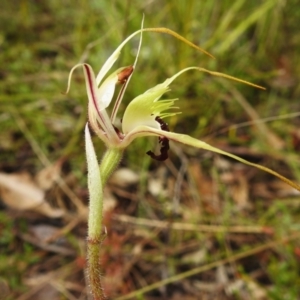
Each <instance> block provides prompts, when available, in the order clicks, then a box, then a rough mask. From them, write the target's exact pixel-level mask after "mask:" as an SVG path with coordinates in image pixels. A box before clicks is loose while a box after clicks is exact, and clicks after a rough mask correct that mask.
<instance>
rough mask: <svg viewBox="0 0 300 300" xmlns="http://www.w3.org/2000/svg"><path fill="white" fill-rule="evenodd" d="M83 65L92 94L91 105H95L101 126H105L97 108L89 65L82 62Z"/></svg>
mask: <svg viewBox="0 0 300 300" xmlns="http://www.w3.org/2000/svg"><path fill="white" fill-rule="evenodd" d="M83 66H84V68H85V71H86V75H87V80H88V88H89V91H90V93H91V95H92V99H93V105H94V107H95V109H96V111H97V114H98V116H99V118H100V120H101V121H102V123H103V126H105V121H104V119H103V117H102V114H101V113H100V111H99V108H98V103H97V96H96V94H95V89H94V84H93V76H92V74H91V71H90V69H89V66H88V65H87V64H84V65H83ZM104 129H106V128H104Z"/></svg>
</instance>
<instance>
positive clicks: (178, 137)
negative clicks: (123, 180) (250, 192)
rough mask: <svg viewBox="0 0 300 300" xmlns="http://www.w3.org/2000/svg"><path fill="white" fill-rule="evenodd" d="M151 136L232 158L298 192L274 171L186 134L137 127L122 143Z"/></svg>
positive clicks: (293, 185)
mask: <svg viewBox="0 0 300 300" xmlns="http://www.w3.org/2000/svg"><path fill="white" fill-rule="evenodd" d="M146 135H148V136H153V135H156V136H163V137H166V138H167V139H169V140H172V141H174V142H179V143H182V144H185V145H188V146H191V147H195V148H199V149H205V150H208V151H212V152H215V153H218V154H222V155H225V156H228V157H230V158H233V159H235V160H237V161H239V162H241V163H243V164H245V165H249V166H252V167H255V168H257V169H260V170H262V171H265V172H267V173H270V174H272V175H273V176H275V177H277V178H279V179H280V180H282V181H284V182H285V183H287V184H288V185H290V186H291V187H293V188H294V189H296V190H298V191H300V185H299V184H297V183H295V182H293V181H291V180H289V179H288V178H286V177H284V176H282V175H281V174H279V173H277V172H276V171H274V170H271V169H269V168H267V167H265V166H262V165H259V164H255V163H252V162H250V161H248V160H245V159H243V158H241V157H238V156H236V155H234V154H231V153H229V152H226V151H224V150H221V149H218V148H216V147H213V146H211V145H209V144H207V143H205V142H203V141H201V140H198V139H196V138H193V137H191V136H189V135H186V134H179V133H174V132H168V131H163V130H160V129H155V128H151V127H147V126H139V127H137V128H135V130H133V131H132V132H130V134H129V135H128V136H127V137H126V139H124V143H130V142H131V141H132V140H133V139H135V138H137V137H140V136H146Z"/></svg>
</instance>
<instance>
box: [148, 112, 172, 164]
mask: <svg viewBox="0 0 300 300" xmlns="http://www.w3.org/2000/svg"><path fill="white" fill-rule="evenodd" d="M155 120H156V121H157V122H158V123H159V124H160V128H161V130H164V131H170V130H169V126H168V124H167V123H166V122H164V121H163V120H162V119H161V118H160V117H156V118H155ZM158 141H159V143H160V144H161V147H160V154H159V155H156V154H154V152H152V151H151V150H149V151H148V152H146V154H148V155H149V156H150V157H151V158H153V159H156V160H158V161H164V160H166V159H167V158H168V157H169V156H168V150H169V149H170V146H169V139H168V138H166V137H164V136H163V137H161V136H160V137H159V138H158Z"/></svg>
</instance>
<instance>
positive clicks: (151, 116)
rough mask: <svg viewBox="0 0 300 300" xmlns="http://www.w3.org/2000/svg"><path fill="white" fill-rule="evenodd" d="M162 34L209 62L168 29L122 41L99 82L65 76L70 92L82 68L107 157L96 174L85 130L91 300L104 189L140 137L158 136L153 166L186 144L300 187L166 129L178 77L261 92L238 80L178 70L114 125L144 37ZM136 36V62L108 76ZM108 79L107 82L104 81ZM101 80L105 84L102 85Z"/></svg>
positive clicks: (89, 73)
mask: <svg viewBox="0 0 300 300" xmlns="http://www.w3.org/2000/svg"><path fill="white" fill-rule="evenodd" d="M145 31H152V32H162V33H167V34H171V35H173V36H174V37H176V38H178V39H180V40H182V41H183V42H185V43H187V44H188V45H190V46H192V47H194V48H196V49H197V50H199V51H202V52H204V53H205V54H207V55H209V56H211V55H210V54H209V53H207V52H206V51H204V50H203V49H201V48H199V47H198V46H196V45H195V44H193V43H191V42H189V41H188V40H186V39H185V38H183V37H181V36H180V35H178V34H177V33H175V32H173V31H171V30H169V29H166V28H145V29H140V30H138V31H136V32H135V33H133V34H132V35H130V36H129V37H128V38H127V39H125V40H124V41H123V42H122V43H121V44H120V46H119V47H118V48H117V49H116V50H115V51H114V52H113V54H112V55H111V56H110V57H109V58H108V59H107V61H106V62H105V63H104V65H103V66H102V68H101V69H100V71H99V73H98V75H97V76H95V73H94V71H93V69H92V67H91V66H90V65H88V64H86V63H83V64H78V65H76V66H74V67H73V69H72V70H71V72H70V76H69V83H68V90H69V88H70V81H71V75H72V73H73V71H74V70H75V69H76V68H77V67H79V66H82V67H83V70H84V76H85V82H86V90H87V95H88V120H89V124H90V126H91V128H92V129H93V131H94V132H95V134H96V135H97V136H98V137H99V138H100V139H101V140H102V141H103V142H104V143H105V144H106V146H107V152H106V153H105V154H104V156H103V158H102V161H101V164H100V168H99V166H98V160H97V156H96V153H95V150H94V147H93V143H92V139H91V135H90V131H89V127H88V125H86V128H85V143H86V155H87V166H88V188H89V192H90V209H89V220H88V222H89V224H88V260H89V263H88V272H89V279H90V284H91V289H92V293H93V295H94V299H97V300H98V299H103V298H104V294H103V290H102V287H101V281H100V275H99V274H100V263H99V257H100V252H99V249H100V244H101V241H102V239H103V236H104V235H103V233H102V206H103V186H104V185H105V183H106V182H107V179H108V178H109V176H110V175H111V173H112V172H113V171H114V169H115V168H116V167H117V165H118V163H119V161H120V160H121V157H122V154H123V150H124V149H125V148H126V147H128V145H129V144H130V143H131V142H132V141H133V140H134V139H136V138H138V137H143V136H157V137H158V138H159V143H160V144H161V150H160V154H158V155H156V154H154V153H153V152H152V151H148V152H147V154H148V155H150V156H151V157H152V158H154V159H157V160H165V159H166V158H167V157H168V153H167V152H168V150H169V140H172V141H175V142H179V143H182V144H186V145H189V146H192V147H196V148H202V149H206V150H209V151H213V152H216V153H219V154H222V155H226V156H229V157H231V158H234V159H236V160H238V161H240V162H242V163H244V164H247V165H251V166H254V167H256V168H259V169H261V170H264V171H266V172H268V173H271V174H273V175H274V176H276V177H278V178H280V179H282V180H283V181H285V182H286V183H288V184H290V185H291V186H292V187H294V188H296V189H298V190H300V186H299V185H298V184H296V183H293V182H291V181H290V180H288V179H287V178H285V177H283V176H282V175H280V174H278V173H277V172H275V171H273V170H270V169H268V168H266V167H263V166H261V165H258V164H254V163H251V162H248V161H246V160H244V159H242V158H239V157H237V156H235V155H233V154H231V153H228V152H225V151H223V150H220V149H218V148H216V147H213V146H211V145H209V144H207V143H205V142H203V141H201V140H198V139H196V138H193V137H191V136H188V135H184V134H178V133H174V132H171V131H169V128H168V125H167V124H166V123H165V122H164V121H163V119H164V118H166V117H171V116H173V115H175V114H178V113H179V112H178V111H176V110H175V109H177V107H175V106H174V104H175V101H176V100H177V99H163V100H161V97H162V96H163V95H164V94H165V93H166V92H168V91H169V90H170V85H171V84H172V82H173V81H174V80H175V79H176V78H177V77H178V76H180V75H181V74H182V73H184V72H187V71H190V70H197V71H201V72H205V73H208V74H211V75H214V76H218V77H224V78H227V79H231V80H235V81H238V82H241V83H245V84H248V85H251V86H254V87H257V88H262V87H260V86H257V85H255V84H252V83H250V82H247V81H244V80H241V79H237V78H235V77H232V76H229V75H225V74H222V73H219V72H213V71H209V70H206V69H203V68H199V67H189V68H186V69H183V70H181V71H180V72H178V73H177V74H175V75H173V76H172V77H170V78H168V79H166V80H165V81H164V82H162V83H160V84H158V85H156V86H154V87H152V88H151V89H148V90H147V91H146V92H144V93H143V94H141V95H139V96H137V97H136V98H134V99H133V100H132V101H131V102H130V103H129V104H128V106H127V108H126V109H125V112H124V114H123V117H122V118H121V120H122V125H121V128H117V127H116V125H115V120H116V116H117V113H118V109H119V107H120V103H121V101H122V98H123V95H124V92H125V90H126V88H127V85H128V83H129V81H130V78H131V76H132V74H133V72H134V70H135V68H136V64H137V60H138V56H139V52H140V48H141V43H142V32H145ZM138 33H141V38H140V43H139V47H138V52H137V56H136V59H135V62H134V64H133V65H132V66H127V67H123V68H119V69H117V70H116V71H114V72H112V73H111V74H110V75H108V76H107V73H108V72H109V70H110V69H111V68H112V66H113V64H114V63H115V62H116V60H117V59H118V57H119V55H120V53H121V50H122V48H123V47H124V46H125V45H126V43H127V42H128V41H129V40H130V39H131V38H133V37H134V36H135V35H137V34H138ZM105 77H106V78H105ZM104 78H105V79H104ZM117 84H121V89H120V92H119V95H118V96H117V98H116V100H115V103H114V106H113V108H112V110H111V112H112V113H111V116H109V115H108V112H107V108H108V107H109V106H110V105H111V102H112V100H113V96H114V92H115V87H116V85H117Z"/></svg>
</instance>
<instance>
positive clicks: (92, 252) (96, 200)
mask: <svg viewBox="0 0 300 300" xmlns="http://www.w3.org/2000/svg"><path fill="white" fill-rule="evenodd" d="M122 154H123V150H120V149H108V150H107V151H106V153H105V154H104V156H103V159H102V161H101V164H100V174H101V185H102V191H101V192H100V193H99V194H98V195H97V197H90V205H89V218H88V238H87V244H88V247H87V260H88V268H87V271H88V276H89V282H90V286H91V290H92V294H93V297H94V300H102V299H105V295H104V291H103V288H102V283H101V265H100V254H101V244H102V241H103V240H104V238H105V233H104V232H103V228H102V227H103V226H102V222H103V221H102V219H103V200H104V199H103V191H104V186H105V184H106V182H107V180H108V178H109V177H110V175H111V174H112V172H113V171H114V170H115V169H116V167H117V166H118V164H119V162H120V160H121V158H122ZM95 167H97V168H98V165H97V166H95ZM90 193H91V191H90Z"/></svg>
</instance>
